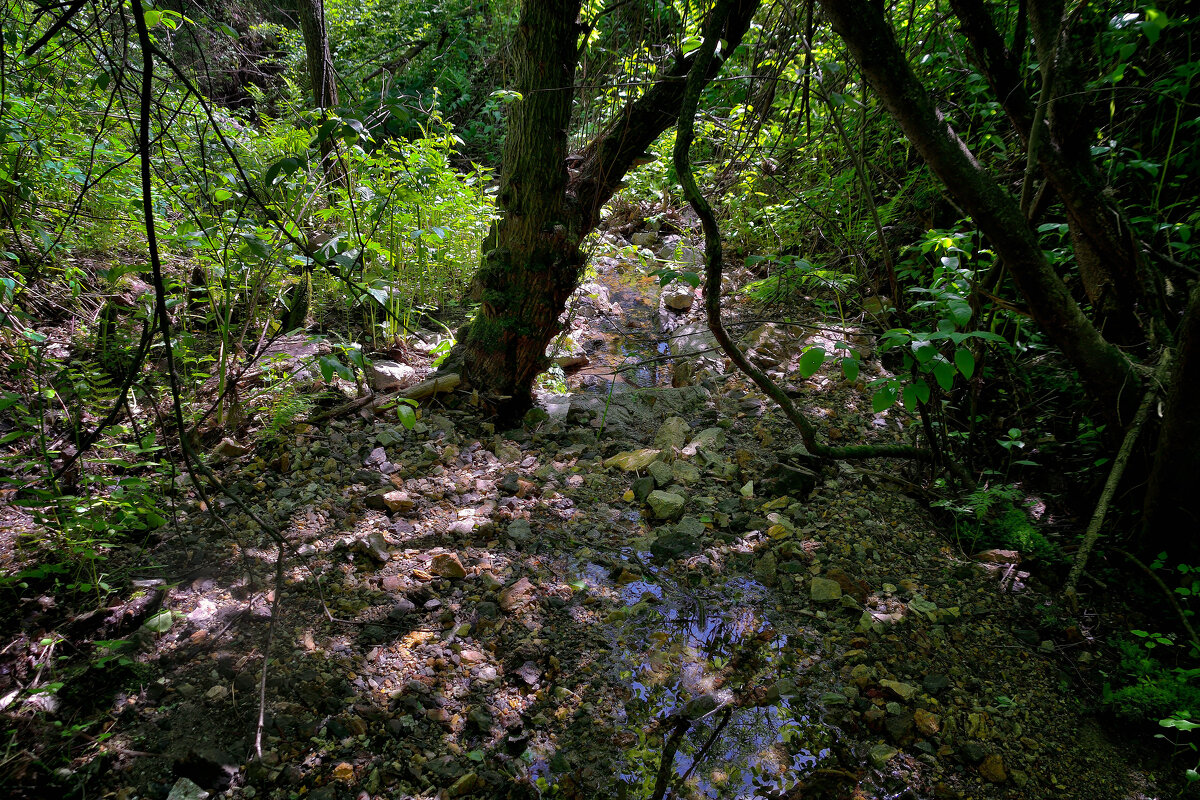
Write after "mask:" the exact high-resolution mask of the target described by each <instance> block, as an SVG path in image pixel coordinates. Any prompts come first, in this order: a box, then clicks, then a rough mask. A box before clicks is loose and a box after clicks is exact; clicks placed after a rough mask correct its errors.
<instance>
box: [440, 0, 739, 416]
mask: <svg viewBox="0 0 1200 800" xmlns="http://www.w3.org/2000/svg"><path fill="white" fill-rule="evenodd" d="M733 5H734V8H733V11H732V13H731V14H730V16H729V18H728V19H727V20H726V22H725V25H724V27H723V34H724V35H723V37H722V38H723V39H724V40H725V42H726V43H727V48H728V51H729V52H732V51H733V49H734V48H735V47H737V45H738V44H739V43H740V42H741V40H742V38H743V36H744V35H745V33H746V31H747V29H748V28H749V26H750V21H751V19H752V18H753V16H754V11H755V9H756V8H757V7H758V0H734V3H733ZM579 8H580V3H579V2H578V0H572V1H571V2H554V1H553V0H524V2H523V4H522V9H521V18H520V21H519V23H518V26H517V32H516V35H515V37H514V41H513V51H514V60H515V64H516V67H515V81H516V82H515V86H514V88H515V89H516V91H518V92H519V93H520V95H521V99H520V100H518V101H517V102H516V103H514V105H513V106H512V108H511V109H510V113H509V118H508V131H507V136H506V139H505V143H504V154H503V158H504V163H503V168H502V170H501V176H500V193H499V195H498V201H497V204H498V206H499V210H500V214H501V216H500V220H499V222H498V223H497V225H496V227H495V230H494V231H493V233H492V235H491V236H489V237H488V241H487V243H486V244H485V250H486V252H485V253H484V255H483V260H482V265H481V267H480V269H479V272H478V273H477V274H476V276H475V279H474V291H475V294H476V299H478V300H479V301H480V302H481V306H480V309H479V313H478V314H477V315H476V317H475V319H474V320H472V321H471V322H470V323H469V324H467V325H466V326H464V327H463V328H462V329H461V330H460V331H459V335H458V343H457V345H456V346H455V348H454V350H453V351H452V352H451V354H450V355H449V357H448V358H447V360H446V363H445V365H443V367H442V370H443V371H444V372H450V371H456V372H459V373H460V374H461V375H462V378H463V381H464V383H465V384H466V385H467V386H469V387H471V388H473V389H475V390H477V391H478V392H479V394H480V396H481V397H482V398H483V399H484V400H485V401H486V402H488V404H489V405H490V406H491V407H492V408H493V410H494V411H495V412H496V413H497V414H498V415H499V416H500V417H501V418H503V419H513V418H515V417H517V416H519V415H520V414H523V413H524V412H525V411H526V410H527V409H528V408H529V406H530V405H531V404H532V402H533V394H532V389H533V383H534V380H535V379H536V378H537V376H538V374H539V373H541V372H542V371H543V370H544V369H545V368H546V366H547V363H548V362H547V359H546V357H545V350H546V346H547V345H548V344H549V343H550V341H551V340H552V339H553V338H554V336H555V335H556V334H557V333H558V332H559V331H560V330H561V324H560V322H559V318H560V316H561V315H562V313H563V311H564V310H565V308H566V302H567V299H568V298H569V297H570V295H571V293H572V292H573V291H574V290H575V287H576V286H577V285H578V282H579V278H580V274H581V271H582V268H583V265H584V260H585V259H584V255H583V254H582V253H581V252H580V249H579V248H580V245H581V243H582V242H583V238H584V237H585V236H586V235H587V234H588V232H589V231H591V230H592V229H593V228H594V227H595V226H596V224H597V223H598V222H599V219H600V209H601V207H602V206H603V205H604V203H605V202H607V201H608V200H609V198H611V197H612V195H613V193H614V192H616V190H617V188H618V187H619V186H620V184H621V181H622V180H623V179H624V177H625V175H626V173H628V172H629V171H630V170H631V169H633V167H634V166H635V164H636V161H637V158H638V156H640V155H641V154H642V153H644V152H645V150H646V148H647V147H649V145H650V144H651V143H652V142H653V141H654V140H655V139H656V138H658V136H659V135H660V134H661V133H662V132H663V131H665V130H667V129H668V128H669V127H671V126H672V125H673V124H674V123H675V119H676V117H677V116H678V113H679V107H680V102H681V101H682V98H683V89H684V80H683V78H684V77H685V76H686V75H687V73H688V71H689V69H690V68H691V65H692V63H693V61H694V55H689V56H686V57H685V56H682V55H681V56H680V57H679V58H677V59H676V60H675V62H674V64H673V65H672V66H671V68H670V69H668V70H664V74H663V75H662V77H660V78H659V79H658V80H657V81H656V82H655V83H654V85H652V86H651V87H650V88H649V89H647V91H646V92H645V93H644V94H643V95H642V96H640V97H639V98H637V99H636V100H634V101H632V102H631V103H630V104H629V105H628V106H627V107H626V108H625V109H624V110H623V111H622V113H620V114H618V115H616V116H615V117H614V119H613V121H612V122H611V123H610V124H609V125H608V127H607V128H606V129H605V130H603V131H602V132H601V133H600V134H599V135H598V136H597V137H596V138H595V139H593V140H592V141H591V142H590V143H589V144H588V145H587V146H586V147H584V149H583V151H582V152H581V153H579V154H578V156H579V157H578V158H577V159H576V163H577V169H575V170H573V171H570V172H569V171H568V169H567V156H568V152H567V149H568V141H567V131H568V127H569V125H570V121H571V110H572V106H573V103H574V99H575V88H574V80H575V70H576V65H577V60H578V54H579V53H578V46H579V44H578V42H579V35H580V32H581V29H580V27H579V25H578V23H577V17H578V14H579ZM718 68H719V65H714V68H713V70H712V71H711V72H710V73H709V75H708V77H709V78H711V77H712V76H713V75H715V74H716V70H717V69H718Z"/></svg>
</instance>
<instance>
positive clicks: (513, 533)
mask: <svg viewBox="0 0 1200 800" xmlns="http://www.w3.org/2000/svg"><path fill="white" fill-rule="evenodd" d="M508 535H509V536H510V537H511V538H512V539H513V541H517V542H524V541H526V540H528V539H529V538H530V537H532V536H533V529H532V528H530V527H529V520H527V519H522V518H519V517H518V518H517V519H514V520H513V521H512V522H510V523H508Z"/></svg>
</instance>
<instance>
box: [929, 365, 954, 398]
mask: <svg viewBox="0 0 1200 800" xmlns="http://www.w3.org/2000/svg"><path fill="white" fill-rule="evenodd" d="M933 377H934V379H935V380H937V382H938V386H940V387H942V390H943V391H947V392H948V391H950V390H951V389H952V388H954V365H953V364H951V363H950V362H949V361H941V362H939V363H937V364H935V365H934V367H933Z"/></svg>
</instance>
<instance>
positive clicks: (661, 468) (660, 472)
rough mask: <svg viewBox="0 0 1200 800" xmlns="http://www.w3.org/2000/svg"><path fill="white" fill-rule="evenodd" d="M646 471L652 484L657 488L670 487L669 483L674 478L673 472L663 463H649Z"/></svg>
mask: <svg viewBox="0 0 1200 800" xmlns="http://www.w3.org/2000/svg"><path fill="white" fill-rule="evenodd" d="M646 471H647V472H649V473H650V477H651V478H653V479H654V484H655V485H656V486H658V487H659V488H662V487H664V486H670V485H671V481H672V480H673V479H674V477H675V472H674V471H673V470H672V469H671V466H670V465H669V464H667V463H666V462H665V461H651V462H650V466H648V467H647V468H646Z"/></svg>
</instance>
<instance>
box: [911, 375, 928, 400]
mask: <svg viewBox="0 0 1200 800" xmlns="http://www.w3.org/2000/svg"><path fill="white" fill-rule="evenodd" d="M913 389H915V390H916V392H917V400H918V401H919V402H922V403H928V402H929V395H930V392H929V384H928V383H926V382H925V381H924V380H919V381H917V382H916V383H914V384H913Z"/></svg>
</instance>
